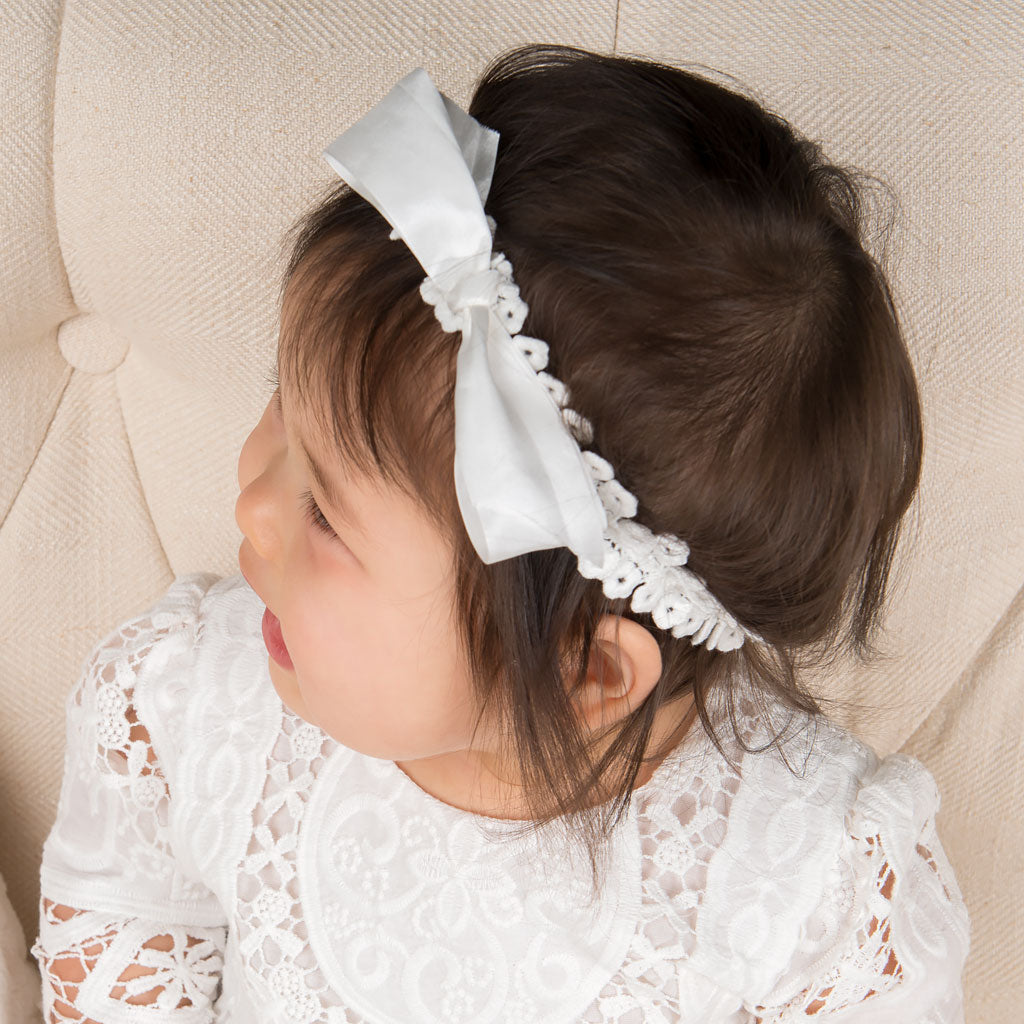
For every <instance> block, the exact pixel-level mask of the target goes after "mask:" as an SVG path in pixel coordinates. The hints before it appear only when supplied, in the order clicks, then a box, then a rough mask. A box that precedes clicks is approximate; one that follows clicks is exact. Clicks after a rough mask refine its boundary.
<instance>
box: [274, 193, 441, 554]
mask: <svg viewBox="0 0 1024 1024" xmlns="http://www.w3.org/2000/svg"><path fill="white" fill-rule="evenodd" d="M346 198H347V199H349V200H350V203H347V204H346V205H350V207H351V212H352V214H353V215H354V216H353V217H352V218H351V219H352V220H353V221H359V222H362V221H364V220H365V219H366V215H365V211H363V210H359V209H358V208H357V203H358V204H361V205H363V206H366V204H365V203H363V200H361V199H359V198H358V197H354V196H351V197H346ZM366 209H367V210H369V213H370V214H372V217H373V219H374V220H375V221H377V222H378V223H375V224H371V225H370V226H369V228H370V229H369V230H368V226H367V225H366V224H365V223H352V224H347V225H345V227H344V229H343V228H341V227H336V229H335V230H334V231H332V232H329V233H327V234H326V235H325V234H321V235H320V236H319V237H318V238H313V239H311V240H310V244H309V246H308V247H307V248H305V249H301V248H300V247H301V239H300V243H299V245H298V246H297V247H296V251H295V254H294V257H293V260H292V263H291V265H290V267H289V271H288V278H287V281H286V283H285V286H284V289H283V291H284V302H283V304H282V315H281V334H280V340H279V358H280V363H281V373H282V377H283V378H286V380H287V381H288V382H292V387H293V388H294V389H297V391H298V394H299V395H301V401H302V403H303V407H304V409H306V410H307V411H308V414H309V415H310V417H311V418H312V419H313V420H314V422H315V423H316V425H317V428H318V430H319V431H320V436H321V438H322V439H323V440H324V441H325V442H326V443H331V442H333V448H334V450H335V452H336V453H337V458H338V461H339V463H340V464H341V468H342V470H343V471H347V472H349V473H355V474H357V475H359V476H362V477H366V478H369V479H370V480H378V479H382V480H383V481H384V482H385V483H387V484H391V485H393V486H395V487H397V488H398V489H399V490H401V491H402V492H404V493H405V494H407V495H408V496H409V497H410V498H411V499H413V500H414V501H416V502H417V503H418V504H419V505H420V506H421V507H422V508H423V510H424V511H425V512H426V513H427V515H428V517H429V518H430V519H431V520H432V521H433V523H434V525H435V526H436V527H437V528H438V529H439V530H440V531H441V532H442V534H443V535H445V536H450V533H451V529H452V522H453V516H454V515H456V514H457V498H456V496H455V486H454V472H453V467H454V458H455V442H454V433H455V427H454V389H455V379H454V377H455V358H456V354H457V351H458V346H459V343H460V341H461V337H460V335H457V334H448V333H446V332H445V331H443V330H442V329H441V326H440V324H438V322H437V320H436V318H435V317H434V311H433V308H432V307H431V306H429V305H428V304H427V303H426V302H424V300H423V298H422V297H421V295H420V293H419V286H420V283H421V282H422V281H423V278H424V276H425V275H424V272H423V269H422V267H421V266H420V264H419V263H418V262H417V261H416V259H415V257H414V256H413V255H412V253H411V252H410V251H409V250H408V249H407V248H406V247H405V245H404V244H403V243H402V242H400V241H392V240H390V239H389V238H388V231H389V230H390V229H389V227H388V225H387V223H386V222H385V221H384V219H383V218H381V217H380V215H379V214H377V212H376V211H375V210H373V209H372V208H370V207H368V206H366ZM328 439H330V440H328Z"/></svg>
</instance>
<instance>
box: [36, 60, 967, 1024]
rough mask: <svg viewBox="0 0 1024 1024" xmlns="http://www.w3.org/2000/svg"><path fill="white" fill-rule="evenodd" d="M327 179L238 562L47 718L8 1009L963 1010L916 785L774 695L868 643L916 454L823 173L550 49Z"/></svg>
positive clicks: (263, 433) (400, 119) (389, 105)
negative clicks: (57, 777) (36, 896)
mask: <svg viewBox="0 0 1024 1024" xmlns="http://www.w3.org/2000/svg"><path fill="white" fill-rule="evenodd" d="M324 156H325V158H326V159H327V162H328V163H329V164H330V166H331V168H332V169H333V170H334V171H335V172H336V174H337V176H339V177H340V178H341V179H342V180H341V181H340V182H339V181H332V182H331V184H330V187H329V189H328V190H327V191H326V192H325V194H324V196H323V197H322V198H321V199H320V200H319V201H318V202H317V203H316V205H315V206H314V207H313V208H312V209H310V210H309V211H308V212H307V213H306V214H305V215H304V216H303V217H302V218H301V220H299V221H298V222H297V223H296V225H295V228H294V230H293V232H292V233H291V234H290V236H289V238H288V239H286V244H287V247H288V248H287V260H286V266H285V270H284V273H283V275H282V279H281V292H280V335H279V339H278V350H277V354H276V359H275V361H274V368H273V373H272V377H271V379H270V384H271V387H272V389H273V390H272V394H271V396H270V399H269V401H268V403H267V406H266V408H265V410H264V412H263V414H262V416H261V418H260V419H259V422H258V423H257V424H256V426H255V427H254V429H253V430H252V432H251V433H250V434H249V436H248V438H247V439H246V441H245V443H244V445H243V447H242V450H241V452H240V455H239V459H238V484H239V496H238V499H237V503H236V506H235V516H236V520H237V523H238V526H239V528H240V530H241V533H242V538H243V539H242V542H241V545H240V548H239V552H238V563H239V570H240V574H239V575H238V576H235V577H230V578H227V579H217V578H216V577H214V576H211V575H209V574H194V575H192V576H188V577H182V578H179V579H178V580H176V581H175V582H174V584H173V585H172V586H171V587H170V589H169V590H168V592H167V593H166V594H165V595H164V596H163V597H162V598H161V599H160V600H159V601H158V602H157V603H156V604H155V605H154V606H153V607H152V608H150V609H148V610H147V611H146V612H144V613H143V614H142V615H140V616H138V617H137V618H136V619H133V620H132V622H131V623H126V624H124V625H123V626H122V627H119V629H118V630H115V631H114V632H113V633H112V634H111V635H110V636H108V637H106V638H104V640H103V641H101V642H100V643H99V644H98V645H97V647H96V648H95V649H94V651H93V652H92V654H91V656H90V659H89V661H88V663H87V665H86V667H85V669H84V671H83V674H82V678H81V679H80V681H79V684H78V686H76V688H75V690H74V691H73V693H72V695H71V696H70V697H69V701H68V716H69V717H68V720H69V762H68V764H69V767H68V768H67V770H66V773H65V780H64V787H63V790H62V795H61V805H60V808H59V810H58V815H57V820H56V822H55V824H54V827H53V830H52V831H51V834H50V837H49V838H48V840H47V846H46V849H45V851H44V862H43V869H42V883H43V884H42V889H43V896H42V901H41V913H40V936H39V939H38V940H37V943H36V945H35V947H34V950H33V951H34V952H35V954H36V956H37V958H38V959H39V962H40V965H41V967H42V968H43V992H44V1000H45V1004H46V1009H47V1013H48V1014H49V1015H50V1019H51V1020H73V1019H82V1015H87V1016H89V1017H90V1018H91V1019H98V1020H108V1019H109V1020H115V1019H116V1020H121V1019H123V1020H129V1019H133V1018H132V1016H131V1014H132V1012H133V1010H134V1008H133V1007H130V1006H129V1005H128V1004H130V1003H157V1004H159V1006H160V1007H162V1008H163V1010H164V1012H165V1013H166V1014H167V1016H166V1019H168V1020H171V1019H173V1013H174V1012H179V1011H180V1013H181V1019H182V1020H185V1019H188V1020H190V1021H193V1020H210V1021H214V1020H216V1021H232V1022H234V1021H238V1022H242V1021H259V1022H268V1024H269V1022H277V1021H282V1022H284V1021H302V1022H304V1024H314V1022H318V1024H319V1022H329V1024H340V1022H342V1021H345V1022H353V1021H359V1022H367V1024H376V1022H385V1021H387V1022H407V1021H413V1022H419V1021H423V1022H432V1021H452V1022H455V1021H466V1022H469V1021H474V1022H491V1021H493V1022H505V1021H508V1022H513V1021H515V1022H523V1021H537V1022H540V1021H544V1022H549V1021H550V1022H554V1021H566V1022H571V1021H587V1022H592V1024H601V1022H612V1021H615V1022H617V1024H629V1022H632V1021H640V1020H644V1021H646V1020H665V1021H681V1022H697V1021H700V1022H714V1021H720V1022H722V1024H726V1022H728V1024H739V1022H749V1024H755V1022H756V1024H769V1022H778V1024H782V1022H784V1021H795V1020H797V1019H805V1018H813V1019H814V1020H816V1021H821V1022H826V1021H829V1020H832V1019H834V1020H836V1021H837V1022H838V1021H840V1020H842V1021H872V1022H877V1021H888V1020H892V1021H900V1022H904V1021H909V1020H920V1021H929V1022H932V1024H947V1022H955V1021H961V1020H962V1019H963V1017H962V995H961V990H960V981H959V977H960V972H961V970H962V966H963V960H964V957H965V956H966V953H967V948H968V940H969V927H968V920H967V915H966V911H965V909H964V906H963V902H962V899H961V897H960V893H959V891H958V889H957V886H956V882H955V879H954V877H953V873H952V870H951V869H950V866H949V864H948V861H947V860H946V858H945V854H944V852H943V850H942V846H941V843H940V842H939V839H938V836H937V833H936V830H935V812H936V810H937V807H938V794H937V791H936V788H935V783H934V781H933V780H932V778H931V776H930V775H929V773H928V772H927V771H926V769H925V768H924V767H923V766H922V765H920V764H919V763H918V762H916V761H914V760H913V759H912V758H909V757H906V756H903V755H891V756H889V757H887V758H885V759H882V760H880V759H879V758H878V757H877V756H876V755H875V754H874V753H873V752H872V751H871V750H870V749H869V748H868V747H866V746H865V745H864V744H862V743H860V742H859V741H858V740H856V739H855V738H854V737H853V736H851V735H850V734H849V733H847V732H845V731H844V730H843V729H841V728H840V727H839V726H837V725H835V724H833V723H831V722H829V720H828V718H827V717H826V716H825V714H824V713H823V709H824V706H825V702H824V701H823V700H822V699H820V698H819V697H817V696H816V695H815V694H813V693H812V692H810V690H809V689H808V688H807V686H806V684H805V683H804V681H803V672H804V670H805V669H806V668H808V667H809V666H812V665H815V664H824V663H827V662H828V661H829V660H830V659H833V658H835V657H836V656H837V655H839V654H841V653H844V652H849V653H852V654H854V655H857V656H859V657H862V658H867V657H870V656H871V655H872V654H873V653H876V650H875V647H874V644H873V640H874V638H875V636H876V634H877V630H878V628H879V626H880V624H881V621H882V616H883V613H884V609H885V605H886V597H887V585H888V580H889V573H890V568H891V564H892V559H893V554H894V551H895V549H896V545H897V542H898V540H899V537H900V532H901V526H902V523H903V520H904V516H905V514H906V512H907V509H908V508H909V506H910V503H911V501H912V499H913V496H914V493H915V491H916V488H917V484H918V479H919V475H920V466H921V456H922V434H921V410H920V400H919V396H918V390H917V384H916V380H915V375H914V369H913V366H912V363H911V360H910V357H909V355H908V352H907V348H906V345H905V341H904V338H903V333H902V330H901V326H900V323H899V318H898V315H897V312H896V308H895V304H894V300H893V296H892V294H891V292H890V288H889V285H888V282H887V280H886V276H885V273H884V271H883V269H882V267H881V266H880V264H879V263H878V261H877V260H876V259H874V258H873V257H872V256H871V255H870V254H869V252H868V251H867V249H866V247H865V244H864V241H863V238H864V233H865V218H864V214H863V209H862V199H861V193H860V183H859V182H858V180H857V175H856V174H855V173H854V172H852V171H849V170H845V169H843V168H840V167H838V166H836V165H833V164H831V163H829V162H828V160H827V159H826V157H825V156H824V154H823V152H822V150H821V147H820V146H819V145H817V144H815V143H812V142H810V141H809V140H807V139H805V138H803V137H802V136H801V135H799V133H798V132H797V131H796V130H795V129H793V128H792V127H791V126H790V125H789V124H788V123H787V122H786V121H784V120H783V119H782V118H781V117H779V116H778V115H776V114H774V113H772V112H769V111H766V110H765V109H763V108H762V107H761V106H760V105H759V104H757V103H756V102H754V101H753V100H751V99H749V98H747V97H744V96H742V95H740V94H738V93H736V92H732V91H730V90H728V89H726V88H725V87H723V86H721V85H718V84H715V83H713V82H711V81H709V80H706V79H704V78H701V77H699V76H697V75H695V74H693V73H691V72H689V71H686V70H683V69H682V68H679V67H675V66H672V65H669V64H664V63H658V62H654V61H650V60H646V59H642V58H634V57H620V56H606V55H600V54H594V53H590V52H587V51H584V50H580V49H576V48H572V47H561V46H546V45H534V46H525V47H519V48H517V49H515V50H512V51H509V52H507V53H505V54H502V55H500V56H499V57H498V58H496V59H495V60H494V61H492V63H491V64H490V65H489V67H488V68H487V69H486V70H485V72H484V73H483V75H482V76H481V78H480V80H479V82H478V84H477V87H476V89H475V90H474V93H473V96H472V99H471V102H470V104H469V106H468V108H467V110H465V111H464V110H462V109H461V108H460V107H458V106H457V105H456V104H454V103H453V102H452V101H451V99H449V98H448V97H446V96H444V95H443V94H442V93H440V92H439V91H438V90H437V89H436V87H435V86H434V84H433V83H432V82H431V80H430V78H429V77H428V76H427V74H426V73H425V72H424V71H422V70H421V69H420V70H417V71H414V72H412V73H410V74H409V75H407V76H405V77H404V78H403V79H402V80H401V81H400V82H399V83H397V85H395V86H394V88H393V89H392V90H391V91H390V92H389V93H388V94H387V95H386V96H385V97H384V98H383V99H382V100H381V101H380V102H379V103H378V104H377V105H376V106H375V107H374V108H373V109H371V110H370V111H369V112H368V113H367V114H366V115H365V116H364V117H363V118H361V119H360V120H359V121H357V122H356V123H355V124H354V125H353V126H351V127H350V128H349V129H347V130H346V131H345V132H343V134H342V135H340V136H339V137H338V138H337V139H335V140H334V142H333V143H331V144H330V146H328V147H327V148H326V149H325V151H324ZM86 808H88V811H86V810H85V809H86ZM104 1015H106V1016H104ZM161 1019H165V1018H164V1017H162V1018H161Z"/></svg>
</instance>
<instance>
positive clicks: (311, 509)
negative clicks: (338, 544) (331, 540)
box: [302, 491, 340, 539]
mask: <svg viewBox="0 0 1024 1024" xmlns="http://www.w3.org/2000/svg"><path fill="white" fill-rule="evenodd" d="M302 500H303V502H304V503H305V509H306V518H307V519H308V520H309V521H310V522H311V523H312V524H313V526H315V527H316V528H317V529H318V530H320V531H321V532H322V533H326V534H328V535H329V536H331V537H335V538H338V535H337V534H336V533H335V532H334V528H333V527H332V526H331V524H330V523H329V522H327V519H326V518H325V517H324V514H323V512H321V511H320V506H319V505H318V504H317V503H316V498H314V497H313V492H312V491H306V492H305V493H304V494H303V495H302ZM339 539H340V538H339Z"/></svg>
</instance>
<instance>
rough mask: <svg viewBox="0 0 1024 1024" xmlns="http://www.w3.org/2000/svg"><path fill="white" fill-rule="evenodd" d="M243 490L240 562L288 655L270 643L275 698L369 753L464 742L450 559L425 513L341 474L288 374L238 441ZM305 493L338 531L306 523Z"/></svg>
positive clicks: (437, 748)
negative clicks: (321, 477)
mask: <svg viewBox="0 0 1024 1024" xmlns="http://www.w3.org/2000/svg"><path fill="white" fill-rule="evenodd" d="M307 452H308V454H309V456H311V457H312V463H315V464H317V465H318V466H319V467H321V468H322V470H323V474H324V476H325V478H326V479H325V480H323V481H321V480H318V479H317V474H316V472H315V471H314V470H313V469H312V464H311V462H310V461H309V459H308V458H307V456H306V454H305V453H307ZM238 483H239V487H240V490H241V493H240V494H239V497H238V501H237V503H236V506H235V518H236V520H237V522H238V525H239V527H240V528H241V530H242V533H243V534H244V535H245V539H244V540H243V541H242V544H241V547H240V548H239V552H238V562H239V566H240V568H241V571H242V573H243V575H244V576H245V578H246V579H247V580H248V582H249V584H250V586H251V587H252V588H253V590H254V591H255V592H256V593H257V594H258V595H259V597H260V599H261V600H262V601H263V602H264V603H265V604H266V605H267V607H268V608H269V610H270V611H271V613H272V614H273V615H274V616H276V617H277V619H278V620H279V621H280V633H281V636H282V637H283V639H284V643H285V645H286V647H287V655H286V656H285V657H284V659H283V661H279V660H278V659H277V658H276V657H274V656H272V655H271V654H270V653H269V649H268V664H269V670H270V678H271V680H272V681H273V684H274V687H275V689H276V690H277V692H278V694H279V695H280V697H281V700H282V701H283V702H284V703H285V704H286V705H287V706H288V707H289V708H291V709H292V710H293V711H294V712H295V713H296V714H297V715H299V716H301V717H302V718H304V719H305V720H306V721H308V722H312V723H314V724H315V725H318V726H319V727H320V728H322V729H323V730H324V731H325V732H327V733H329V734H330V735H331V736H333V737H334V738H335V739H336V740H338V742H339V743H341V744H343V745H344V746H346V747H349V748H351V749H353V750H357V751H359V752H361V753H364V754H367V755H369V756H371V757H379V758H387V759H389V760H415V759H419V758H425V757H433V756H435V755H438V754H444V753H447V752H449V751H458V750H463V749H465V748H467V747H468V746H469V742H470V736H471V731H472V724H473V719H474V712H475V704H474V703H473V700H472V697H471V690H470V681H469V678H468V676H467V673H466V669H465V666H464V658H463V656H462V652H461V648H460V646H459V645H458V643H457V639H456V630H455V622H454V609H455V593H454V579H453V562H452V555H451V551H450V549H449V547H448V546H447V544H446V543H445V542H444V541H443V539H442V538H441V536H440V535H439V534H438V533H437V532H436V531H435V529H434V528H433V526H432V524H430V523H429V522H428V521H427V520H426V518H425V517H424V516H423V513H422V512H420V511H419V510H418V509H417V508H416V507H415V505H414V504H413V503H412V501H411V500H410V499H409V498H407V497H406V496H405V495H403V494H402V493H401V492H400V491H396V490H393V489H391V488H385V486H384V485H383V484H382V483H380V482H378V481H371V480H368V479H365V478H357V477H356V476H355V475H353V473H352V471H351V470H347V469H345V468H343V467H342V464H341V463H340V460H339V459H338V458H337V457H336V456H335V454H334V452H332V450H331V448H330V447H329V446H328V445H327V444H325V443H324V439H323V438H322V437H320V436H318V434H317V432H316V430H315V421H314V420H313V418H312V417H311V416H310V415H309V411H308V410H305V409H303V407H302V401H301V397H300V396H299V395H298V394H297V393H296V392H295V391H294V390H292V389H290V388H289V382H288V381H287V380H282V388H281V389H279V390H278V391H277V392H275V394H274V396H273V397H272V398H271V400H270V402H268V403H267V407H266V409H265V410H264V412H263V416H262V418H261V419H260V421H259V423H257V424H256V427H255V429H254V430H253V431H252V433H251V434H250V435H249V437H248V438H247V439H246V441H245V444H244V445H243V447H242V451H241V454H240V456H239V460H238ZM325 484H326V485H327V486H328V488H330V489H332V490H333V491H334V492H335V494H336V500H332V498H331V497H330V495H329V493H327V492H325V489H324V485H325ZM307 491H308V492H311V493H312V496H313V499H314V500H315V502H316V505H317V506H318V507H319V509H320V511H321V512H322V514H323V516H324V518H325V519H326V521H327V522H328V523H329V524H330V527H331V529H332V530H333V531H334V532H333V533H328V532H325V530H324V529H323V528H322V527H321V526H318V525H316V524H315V523H314V522H313V521H312V520H311V519H310V512H309V511H307V502H306V499H305V495H306V492H307ZM339 502H343V503H344V507H342V506H341V505H340V504H339ZM312 514H313V515H315V512H314V513H312ZM289 658H290V660H291V662H292V666H291V667H285V664H284V663H283V662H286V661H287V660H288V659H289ZM481 733H483V729H481V731H480V732H478V734H477V737H476V740H475V746H477V747H478V748H479V746H480V743H481V742H482V736H481ZM484 742H486V741H485V740H484Z"/></svg>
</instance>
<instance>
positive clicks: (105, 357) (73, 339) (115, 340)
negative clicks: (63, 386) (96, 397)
mask: <svg viewBox="0 0 1024 1024" xmlns="http://www.w3.org/2000/svg"><path fill="white" fill-rule="evenodd" d="M57 345H58V347H59V348H60V351H61V354H62V355H63V356H64V358H65V359H66V360H67V361H68V363H70V364H71V366H73V367H74V368H75V369H76V370H82V371H83V372H84V373H110V371H111V370H116V369H117V367H118V366H120V365H121V363H122V362H124V357H125V356H126V355H127V354H128V347H129V345H128V341H127V340H126V339H125V338H123V337H122V336H121V335H119V334H118V333H117V332H116V331H115V330H114V329H113V328H112V327H111V326H110V323H109V322H108V321H107V320H104V319H103V318H102V317H100V316H97V315H96V314H95V313H83V314H82V315H81V316H76V317H73V318H72V319H71V320H65V321H64V323H62V324H61V325H60V327H59V328H58V329H57Z"/></svg>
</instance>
